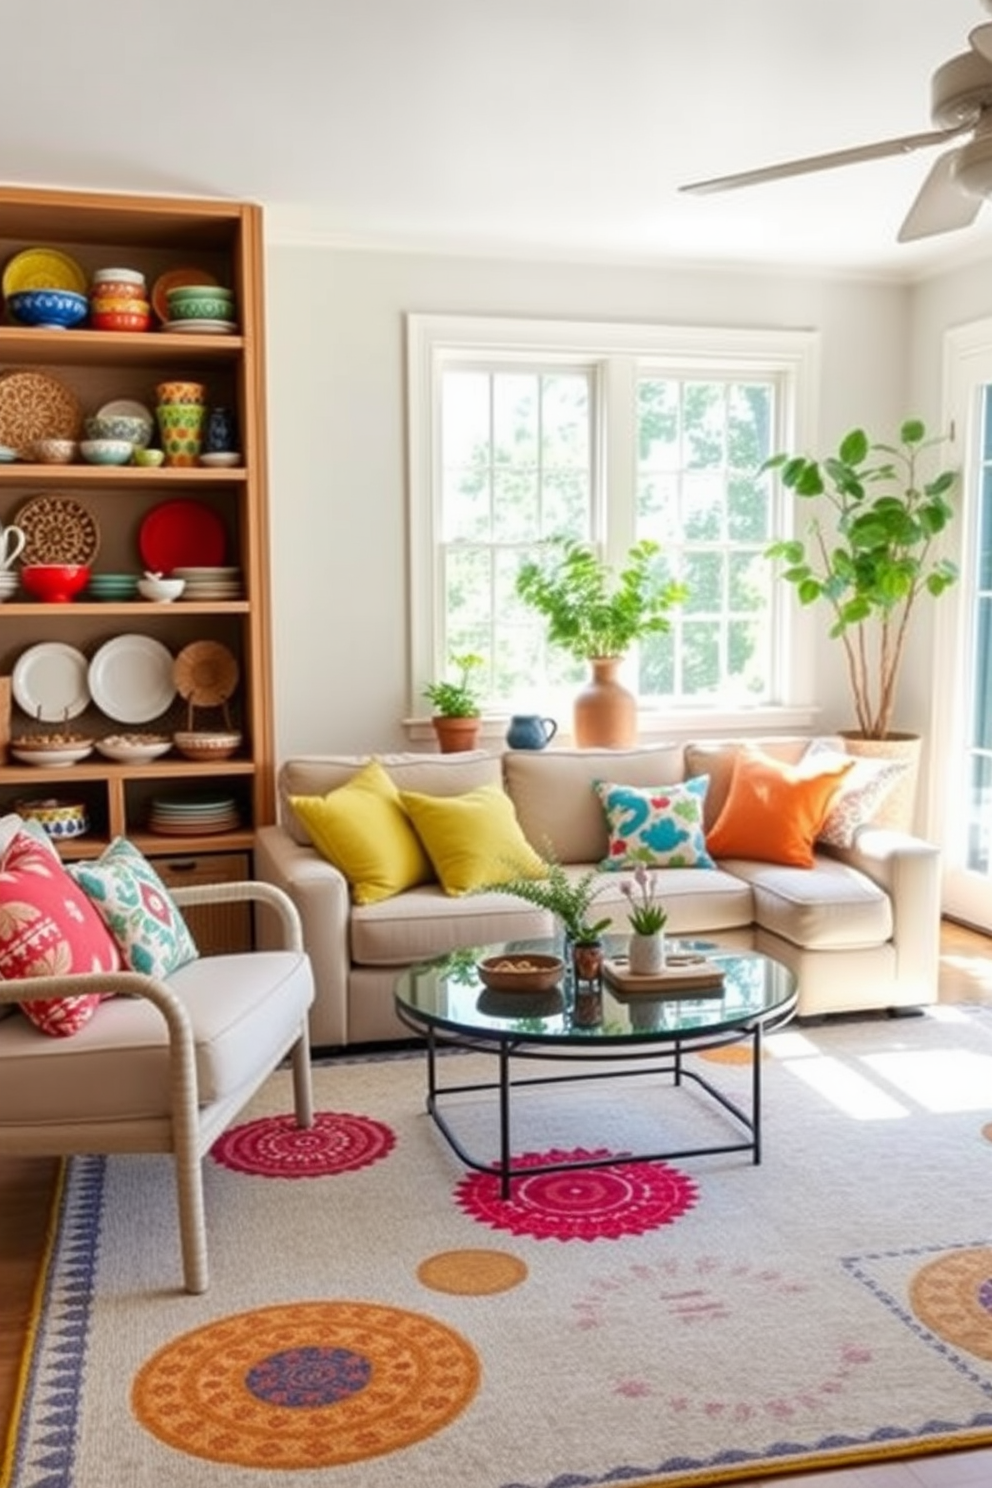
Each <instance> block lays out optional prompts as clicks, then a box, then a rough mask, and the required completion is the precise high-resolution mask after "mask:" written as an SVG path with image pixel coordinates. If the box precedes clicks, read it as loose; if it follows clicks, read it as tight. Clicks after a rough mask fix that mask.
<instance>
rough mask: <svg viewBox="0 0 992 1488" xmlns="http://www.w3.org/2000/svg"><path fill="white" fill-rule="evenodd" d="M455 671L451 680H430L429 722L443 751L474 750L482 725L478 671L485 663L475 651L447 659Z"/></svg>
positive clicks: (426, 690) (428, 688)
mask: <svg viewBox="0 0 992 1488" xmlns="http://www.w3.org/2000/svg"><path fill="white" fill-rule="evenodd" d="M449 663H450V665H451V667H452V668H453V669H454V670H455V672H456V674H457V675H456V677H455V679H454V681H451V680H442V681H440V682H429V683H428V684H427V686H426V687H425V688H424V697H425V698H427V699H429V701H430V702H431V703H433V705H434V714H433V716H432V718H431V722H432V723H433V725H434V732H435V734H436V735H437V742H438V747H439V749H440V751H441V753H442V754H454V753H457V752H459V751H460V750H464V749H474V748H475V746H476V744H477V742H478V739H479V730H480V728H481V714H482V699H481V697H480V695H479V693H478V690H477V688H478V683H477V680H476V678H477V674H478V673H479V671H481V669H482V668H483V667H484V666H485V662H484V661H483V659H482V657H481V656H477V655H476V654H475V652H474V651H465V652H463V653H462V654H461V655H458V656H451V657H450V658H449Z"/></svg>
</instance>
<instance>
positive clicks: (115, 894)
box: [69, 837, 199, 977]
mask: <svg viewBox="0 0 992 1488" xmlns="http://www.w3.org/2000/svg"><path fill="white" fill-rule="evenodd" d="M69 872H70V873H71V875H72V877H73V878H74V879H75V880H76V882H77V884H78V885H79V887H80V888H81V889H82V891H83V893H84V894H85V895H86V897H87V899H89V901H90V903H91V904H92V905H93V907H94V909H95V910H96V911H97V913H98V914H99V916H100V918H101V919H102V920H103V923H104V924H105V925H106V927H107V929H108V930H109V931H110V933H111V935H112V936H113V937H114V940H115V941H116V942H117V945H118V948H119V950H120V953H121V956H122V957H123V959H124V961H125V963H126V964H127V966H128V967H129V968H130V970H131V971H141V972H144V973H145V974H146V975H147V976H160V977H164V976H168V974H169V972H170V971H177V970H178V969H179V967H180V966H185V965H186V962H187V961H194V960H195V959H196V957H197V956H198V955H199V951H198V950H197V948H196V942H195V941H194V939H193V937H192V935H191V934H190V932H189V927H188V926H187V924H186V921H185V920H184V919H183V917H182V915H181V913H180V912H179V907H178V905H177V904H176V903H175V901H174V899H173V898H172V895H171V894H170V893H169V891H168V889H167V888H166V887H165V884H164V883H163V882H162V880H161V879H160V878H159V876H158V874H157V873H156V872H155V869H154V868H153V867H152V865H151V863H149V861H148V859H147V858H146V857H144V856H143V854H142V853H140V852H139V851H138V849H137V848H136V847H134V846H133V844H132V843H130V842H128V841H127V840H126V839H125V838H123V837H117V838H115V839H114V841H113V842H112V843H111V844H110V846H109V847H108V848H107V850H106V851H105V852H104V853H103V854H102V856H101V857H100V858H98V859H97V860H96V862H93V863H73V864H72V866H71V867H70V869H69Z"/></svg>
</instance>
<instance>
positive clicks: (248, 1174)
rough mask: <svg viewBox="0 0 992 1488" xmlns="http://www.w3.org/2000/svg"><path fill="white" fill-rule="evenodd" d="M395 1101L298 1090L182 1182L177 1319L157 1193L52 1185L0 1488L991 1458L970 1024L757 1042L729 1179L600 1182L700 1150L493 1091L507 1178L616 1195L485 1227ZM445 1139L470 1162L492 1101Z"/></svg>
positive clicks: (477, 1195) (446, 1479)
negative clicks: (981, 1454) (749, 1117)
mask: <svg viewBox="0 0 992 1488" xmlns="http://www.w3.org/2000/svg"><path fill="white" fill-rule="evenodd" d="M699 1057H705V1056H699ZM442 1064H443V1073H444V1075H445V1079H446V1080H447V1082H448V1083H449V1084H454V1083H464V1082H465V1081H466V1080H467V1079H468V1078H472V1077H475V1076H477V1075H482V1076H483V1077H486V1076H488V1077H491V1075H492V1067H491V1064H490V1062H489V1061H487V1059H486V1058H485V1056H482V1055H478V1054H467V1055H457V1056H452V1057H451V1058H448V1059H445V1060H444V1061H443V1062H442ZM528 1072H532V1071H528ZM707 1074H708V1075H709V1076H710V1078H711V1079H715V1080H718V1081H720V1082H722V1083H723V1084H725V1085H726V1087H727V1088H728V1089H729V1090H731V1091H734V1092H737V1093H739V1094H740V1093H743V1091H744V1089H745V1087H746V1082H747V1081H748V1080H749V1078H750V1072H749V1069H748V1068H747V1067H746V1065H744V1064H742V1063H740V1062H737V1061H734V1060H733V1059H731V1058H729V1057H727V1056H726V1055H724V1056H723V1057H722V1058H718V1057H717V1055H716V1054H714V1055H713V1056H711V1057H710V1058H709V1060H708V1068H707ZM424 1077H425V1071H424V1066H423V1061H422V1058H421V1057H420V1056H419V1055H416V1056H406V1057H395V1056H392V1057H389V1058H382V1059H375V1060H365V1061H356V1060H348V1061H334V1062H330V1063H327V1064H323V1065H321V1066H319V1067H318V1068H317V1069H316V1070H315V1083H316V1096H317V1108H318V1111H319V1112H320V1119H319V1121H318V1124H317V1126H316V1127H315V1129H314V1130H313V1132H311V1133H308V1134H297V1133H296V1132H295V1129H294V1128H293V1127H292V1123H291V1122H288V1121H286V1120H284V1119H283V1118H284V1113H286V1112H287V1111H288V1110H289V1109H290V1096H289V1077H288V1074H286V1073H284V1072H279V1073H278V1074H277V1075H275V1076H274V1077H273V1078H272V1080H271V1081H270V1082H269V1084H268V1086H267V1087H266V1088H265V1090H264V1091H263V1093H262V1095H261V1097H260V1098H259V1099H258V1100H256V1102H255V1103H254V1104H253V1105H252V1107H251V1108H250V1109H249V1110H248V1111H247V1112H246V1113H245V1114H244V1117H243V1118H242V1120H241V1121H240V1122H239V1123H238V1125H237V1127H236V1128H235V1129H234V1130H233V1131H232V1132H231V1133H229V1134H228V1135H227V1136H226V1137H225V1138H224V1139H223V1141H222V1143H220V1144H218V1148H217V1149H215V1155H214V1156H212V1157H211V1158H210V1159H208V1161H207V1164H206V1168H207V1171H206V1190H207V1215H208V1228H209V1233H210V1247H211V1268H212V1281H211V1287H210V1290H209V1291H208V1292H207V1293H206V1295H205V1296H203V1297H190V1296H187V1295H185V1294H184V1293H182V1292H181V1291H180V1290H179V1285H180V1282H179V1263H178V1253H177V1241H176V1231H175V1214H174V1203H173V1189H172V1178H171V1171H170V1165H169V1163H168V1161H167V1160H165V1159H161V1158H158V1157H148V1158H143V1157H128V1158H116V1159H112V1160H109V1161H104V1160H101V1159H81V1160H77V1161H74V1162H73V1163H71V1164H70V1165H69V1168H68V1171H67V1176H66V1181H65V1184H64V1188H63V1193H62V1197H61V1204H60V1215H59V1218H58V1223H57V1226H56V1228H55V1233H54V1237H53V1244H52V1252H51V1255H50V1258H49V1263H48V1267H47V1274H46V1280H45V1285H44V1288H43V1291H42V1294H41V1295H40V1296H39V1302H38V1316H37V1326H36V1330H35V1335H34V1339H33V1347H32V1349H31V1352H30V1356H29V1358H28V1359H27V1360H26V1361H25V1370H24V1376H23V1386H22V1398H21V1401H20V1409H19V1420H18V1425H17V1428H16V1430H15V1434H14V1436H13V1437H12V1439H11V1441H10V1443H9V1444H8V1448H7V1453H6V1457H5V1461H4V1465H3V1468H2V1470H0V1484H2V1485H3V1488H103V1485H115V1488H116V1485H124V1484H127V1485H129V1488H160V1485H169V1488H194V1485H195V1488H229V1485H230V1488H234V1485H237V1488H241V1485H249V1484H250V1485H261V1484H266V1485H267V1484H271V1483H276V1484H280V1485H282V1484H285V1485H287V1488H298V1485H311V1484H314V1485H316V1484H321V1485H325V1484H329V1485H332V1488H399V1485H401V1484H402V1485H404V1488H411V1485H417V1488H420V1485H425V1488H468V1485H471V1488H592V1485H601V1484H625V1485H645V1484H652V1485H654V1484H658V1485H665V1488H685V1485H689V1484H704V1483H705V1484H714V1483H732V1482H744V1481H747V1480H750V1479H756V1478H766V1477H771V1476H774V1475H776V1474H779V1473H785V1472H786V1471H799V1470H802V1469H806V1468H814V1467H822V1466H827V1465H833V1464H838V1463H847V1464H851V1463H859V1462H866V1461H876V1460H886V1459H888V1458H894V1457H897V1456H904V1455H912V1454H919V1453H923V1452H928V1451H939V1450H944V1449H947V1448H949V1447H954V1448H958V1447H964V1446H969V1445H979V1444H981V1445H990V1444H992V1199H990V1194H992V1125H990V1123H992V1015H990V1012H989V1011H985V1010H982V1009H959V1008H953V1007H942V1008H940V1009H936V1010H933V1011H932V1012H930V1013H928V1014H927V1015H926V1016H924V1017H918V1018H908V1019H899V1020H888V1019H885V1018H878V1019H865V1020H858V1021H846V1022H840V1023H834V1024H821V1025H816V1026H806V1027H801V1026H798V1025H792V1026H790V1027H787V1028H786V1029H783V1030H782V1031H781V1032H779V1033H777V1034H775V1035H773V1036H771V1037H770V1038H769V1040H768V1041H767V1045H766V1051H765V1060H764V1083H765V1111H764V1115H765V1129H764V1160H763V1162H762V1164H761V1166H759V1167H755V1166H753V1165H752V1164H751V1163H750V1161H749V1160H748V1159H747V1158H746V1157H742V1156H741V1155H739V1154H737V1155H724V1156H710V1157H705V1158H696V1159H692V1160H688V1159H683V1160H681V1161H673V1162H671V1163H650V1164H634V1163H625V1162H624V1154H625V1153H627V1152H631V1151H637V1150H652V1147H653V1148H654V1149H655V1150H657V1148H658V1146H659V1136H658V1133H659V1131H663V1132H664V1134H665V1135H664V1138H663V1139H662V1141H663V1143H664V1145H665V1146H666V1147H667V1146H668V1145H669V1140H670V1145H671V1146H672V1148H678V1147H680V1146H686V1145H690V1144H691V1143H692V1142H693V1141H696V1140H697V1139H699V1138H706V1137H710V1138H711V1139H712V1138H713V1137H714V1136H715V1135H716V1134H718V1133H719V1132H720V1131H721V1130H725V1129H726V1118H725V1117H724V1116H723V1114H722V1113H721V1112H720V1111H719V1109H718V1108H716V1107H714V1106H713V1104H712V1103H711V1102H709V1101H708V1100H707V1098H706V1097H705V1096H704V1095H703V1094H701V1093H700V1092H699V1091H698V1090H697V1089H696V1088H694V1086H693V1085H692V1083H690V1084H689V1085H686V1086H684V1087H682V1088H681V1089H673V1088H672V1087H671V1085H670V1084H669V1083H668V1082H667V1081H663V1080H661V1079H655V1078H654V1077H651V1078H647V1079H645V1078H643V1077H642V1078H639V1079H636V1080H629V1081H626V1082H603V1081H600V1082H595V1083H591V1084H585V1085H574V1084H573V1085H569V1086H567V1087H560V1088H558V1089H555V1090H547V1089H541V1090H530V1091H526V1092H519V1093H518V1099H517V1101H516V1104H515V1107H514V1132H513V1149H514V1152H515V1153H516V1154H517V1155H518V1156H519V1157H520V1158H521V1159H522V1160H523V1161H527V1160H528V1155H533V1157H532V1158H531V1159H530V1160H533V1161H536V1160H537V1156H538V1155H540V1156H543V1157H544V1158H545V1160H547V1156H548V1154H549V1153H552V1152H558V1153H564V1154H569V1153H579V1152H587V1153H588V1152H596V1153H599V1154H603V1153H605V1154H609V1155H615V1156H616V1162H615V1163H614V1164H613V1165H611V1166H608V1167H604V1168H598V1169H589V1170H585V1171H580V1172H573V1173H569V1174H564V1175H562V1174H550V1175H548V1174H545V1175H540V1176H538V1175H533V1176H531V1177H529V1178H521V1179H519V1180H517V1182H516V1184H515V1187H514V1193H513V1196H512V1197H511V1199H510V1200H509V1201H507V1202H506V1203H504V1202H502V1201H500V1199H499V1198H498V1194H497V1190H496V1185H495V1181H494V1180H493V1178H492V1177H491V1176H490V1175H489V1174H488V1173H467V1172H466V1171H465V1169H464V1168H463V1167H462V1166H461V1164H460V1163H459V1162H458V1160H457V1159H456V1158H455V1157H454V1156H453V1154H452V1153H451V1152H450V1151H449V1149H448V1148H447V1147H446V1145H445V1144H444V1143H443V1141H442V1139H441V1138H440V1135H439V1134H438V1132H437V1131H436V1130H435V1129H434V1127H433V1126H432V1124H431V1122H430V1120H429V1118H428V1117H427V1116H426V1115H425V1114H424ZM452 1114H453V1119H454V1120H456V1121H457V1123H458V1125H459V1129H460V1131H461V1132H462V1134H463V1135H465V1136H466V1138H467V1139H468V1141H469V1144H470V1147H471V1148H472V1149H473V1150H477V1151H479V1152H480V1153H482V1154H490V1153H491V1154H492V1155H495V1151H496V1137H497V1133H496V1124H495V1119H494V1111H493V1108H492V1105H491V1098H490V1097H478V1096H476V1097H467V1096H466V1097H459V1098H458V1102H457V1107H456V1109H455V1110H454V1112H453V1113H452Z"/></svg>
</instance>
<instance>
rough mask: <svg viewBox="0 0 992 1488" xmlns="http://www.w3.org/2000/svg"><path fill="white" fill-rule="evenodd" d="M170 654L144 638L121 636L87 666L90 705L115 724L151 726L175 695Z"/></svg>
mask: <svg viewBox="0 0 992 1488" xmlns="http://www.w3.org/2000/svg"><path fill="white" fill-rule="evenodd" d="M172 666H173V659H172V652H171V651H170V650H169V649H168V647H167V646H163V645H162V643H161V641H156V640H153V639H152V637H151V636H145V635H122V636H117V638H116V639H115V640H113V641H108V642H107V643H106V645H105V646H101V647H100V649H99V651H98V652H97V653H96V655H95V656H94V657H93V660H92V661H91V662H90V670H89V683H90V692H91V694H92V696H93V701H94V702H95V703H96V705H97V707H98V708H99V709H100V711H101V713H105V714H106V715H107V717H108V718H113V719H115V720H116V721H117V722H118V723H150V722H151V720H152V719H153V718H158V717H160V716H161V714H163V713H164V712H165V711H166V709H167V708H168V707H169V705H170V704H171V702H172V700H173V699H174V697H175V695H176V687H175V683H174V682H173V680H172Z"/></svg>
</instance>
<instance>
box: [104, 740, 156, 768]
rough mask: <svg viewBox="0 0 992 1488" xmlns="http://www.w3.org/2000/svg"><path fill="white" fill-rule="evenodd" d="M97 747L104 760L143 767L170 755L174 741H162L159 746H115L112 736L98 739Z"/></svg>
mask: <svg viewBox="0 0 992 1488" xmlns="http://www.w3.org/2000/svg"><path fill="white" fill-rule="evenodd" d="M96 747H97V750H98V751H99V753H100V754H102V755H103V757H104V759H109V760H116V761H117V763H118V764H121V765H141V764H147V762H148V761H149V760H155V759H159V758H161V756H162V755H163V754H168V752H169V750H170V749H171V748H172V741H171V740H170V739H162V740H160V741H159V743H157V744H123V743H116V744H115V743H114V740H113V737H112V736H111V737H110V738H108V739H97V741H96Z"/></svg>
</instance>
